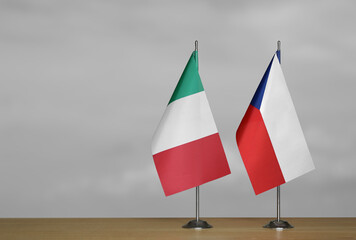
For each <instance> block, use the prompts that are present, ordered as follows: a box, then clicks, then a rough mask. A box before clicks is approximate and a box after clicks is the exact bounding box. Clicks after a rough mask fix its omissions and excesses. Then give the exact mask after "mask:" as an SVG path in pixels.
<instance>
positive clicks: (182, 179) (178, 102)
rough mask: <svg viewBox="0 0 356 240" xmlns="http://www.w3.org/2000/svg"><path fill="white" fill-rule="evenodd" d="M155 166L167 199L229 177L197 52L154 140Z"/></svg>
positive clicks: (182, 77) (170, 102) (177, 88)
mask: <svg viewBox="0 0 356 240" xmlns="http://www.w3.org/2000/svg"><path fill="white" fill-rule="evenodd" d="M152 154H153V159H154V163H155V166H156V169H157V173H158V176H159V178H160V181H161V184H162V187H163V190H164V193H165V195H166V196H169V195H172V194H175V193H178V192H181V191H184V190H187V189H189V188H193V187H196V186H199V185H202V184H204V183H206V182H209V181H212V180H215V179H217V178H221V177H223V176H225V175H228V174H230V168H229V165H228V162H227V159H226V156H225V152H224V149H223V146H222V143H221V140H220V136H219V133H218V130H217V127H216V125H215V121H214V118H213V115H212V112H211V110H210V106H209V103H208V100H207V97H206V95H205V91H204V87H203V85H202V82H201V80H200V76H199V73H198V53H197V51H194V52H193V53H192V55H191V57H190V59H189V61H188V63H187V65H186V67H185V69H184V71H183V74H182V76H181V78H180V79H179V82H178V84H177V86H176V88H175V90H174V92H173V95H172V97H171V99H170V100H169V103H168V106H167V108H166V111H165V112H164V114H163V117H162V119H161V121H160V123H159V125H158V128H157V129H156V132H155V134H154V136H153V140H152Z"/></svg>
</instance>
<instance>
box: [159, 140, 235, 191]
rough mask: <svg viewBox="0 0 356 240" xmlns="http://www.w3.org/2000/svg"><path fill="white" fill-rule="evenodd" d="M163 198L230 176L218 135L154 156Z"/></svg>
mask: <svg viewBox="0 0 356 240" xmlns="http://www.w3.org/2000/svg"><path fill="white" fill-rule="evenodd" d="M153 159H154V162H155V165H156V169H157V172H158V176H159V178H160V180H161V184H162V187H163V190H164V193H165V194H166V196H169V195H172V194H175V193H178V192H181V191H184V190H187V189H189V188H193V187H196V186H199V185H202V184H204V183H206V182H209V181H212V180H215V179H217V178H220V177H223V176H225V175H228V174H230V168H229V165H228V163H227V159H226V156H225V152H224V149H223V146H222V144H221V140H220V137H219V134H218V133H215V134H212V135H210V136H207V137H204V138H201V139H198V140H195V141H192V142H189V143H186V144H183V145H180V146H178V147H175V148H171V149H168V150H166V151H163V152H160V153H157V154H155V155H153Z"/></svg>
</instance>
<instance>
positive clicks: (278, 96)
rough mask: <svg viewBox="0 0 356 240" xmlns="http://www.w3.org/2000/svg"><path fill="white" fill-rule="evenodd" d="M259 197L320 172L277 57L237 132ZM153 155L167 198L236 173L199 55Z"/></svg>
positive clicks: (170, 108)
mask: <svg viewBox="0 0 356 240" xmlns="http://www.w3.org/2000/svg"><path fill="white" fill-rule="evenodd" d="M236 142H237V146H238V149H239V151H240V155H241V158H242V160H243V162H244V165H245V167H246V170H247V173H248V176H249V178H250V181H251V183H252V186H253V189H254V191H255V194H256V195H257V194H260V193H262V192H265V191H267V190H269V189H271V188H274V187H276V186H279V185H281V184H283V183H286V182H288V181H290V180H292V179H294V178H297V177H299V176H301V175H303V174H305V173H307V172H309V171H311V170H313V169H314V164H313V161H312V158H311V155H310V152H309V149H308V146H307V143H306V141H305V138H304V135H303V131H302V128H301V126H300V123H299V120H298V117H297V114H296V111H295V108H294V105H293V102H292V99H291V96H290V93H289V91H288V88H287V85H286V82H285V79H284V75H283V72H282V68H281V64H280V51H279V50H277V52H276V53H275V54H274V55H273V57H272V60H271V62H270V63H269V65H268V67H267V70H266V72H265V73H264V75H263V77H262V80H261V82H260V84H259V85H258V87H257V90H256V92H255V94H254V96H253V98H252V100H251V102H250V105H249V106H248V108H247V111H246V113H245V115H244V117H243V119H242V121H241V123H240V125H239V127H238V129H237V131H236ZM152 154H153V159H154V163H155V166H156V169H157V173H158V176H159V178H160V181H161V184H162V187H163V191H164V193H165V195H166V196H169V195H172V194H175V193H178V192H181V191H184V190H187V189H190V188H193V187H196V186H200V185H202V184H204V183H207V182H209V181H212V180H215V179H218V178H221V177H223V176H226V175H228V174H230V173H231V171H230V168H229V164H228V161H227V159H226V155H225V152H224V149H223V146H222V143H221V140H220V136H219V133H218V130H217V127H216V125H215V121H214V118H213V115H212V112H211V110H210V106H209V103H208V100H207V97H206V94H205V91H204V87H203V85H202V82H201V79H200V76H199V71H198V52H197V51H194V52H193V53H192V55H191V57H190V59H189V61H188V63H187V65H186V67H185V69H184V71H183V73H182V76H181V77H180V79H179V82H178V84H177V86H176V88H175V90H174V92H173V95H172V97H171V99H170V100H169V103H168V105H167V108H166V110H165V112H164V114H163V117H162V119H161V121H160V123H159V125H158V127H157V129H156V132H155V133H154V136H153V140H152Z"/></svg>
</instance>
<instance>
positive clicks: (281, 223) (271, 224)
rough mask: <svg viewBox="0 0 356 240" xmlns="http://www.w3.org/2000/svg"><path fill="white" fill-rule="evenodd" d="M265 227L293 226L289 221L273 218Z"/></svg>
mask: <svg viewBox="0 0 356 240" xmlns="http://www.w3.org/2000/svg"><path fill="white" fill-rule="evenodd" d="M263 227H264V228H293V226H292V225H290V224H289V223H288V222H287V221H283V220H279V221H278V220H277V219H276V220H273V221H270V222H269V223H268V224H266V225H264V226H263Z"/></svg>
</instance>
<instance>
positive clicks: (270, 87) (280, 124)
mask: <svg viewBox="0 0 356 240" xmlns="http://www.w3.org/2000/svg"><path fill="white" fill-rule="evenodd" d="M279 56H280V52H279V51H277V52H276V54H275V55H274V56H273V58H272V60H271V62H270V64H269V66H268V68H267V70H266V72H265V74H264V76H263V78H262V80H261V82H260V84H259V86H258V88H257V90H256V92H255V95H254V96H253V98H252V101H251V103H250V105H249V107H248V109H247V111H246V113H245V116H244V117H243V119H242V121H241V123H240V125H239V127H238V129H237V132H236V141H237V145H238V148H239V151H240V154H241V157H242V160H243V162H244V164H245V167H246V170H247V173H248V175H249V177H250V180H251V183H252V186H253V189H254V191H255V194H256V195H257V194H260V193H262V192H265V191H267V190H269V189H271V188H274V187H277V186H279V185H281V184H283V183H286V182H288V181H290V180H292V179H294V178H297V177H299V176H301V175H303V174H305V173H307V172H309V171H311V170H313V169H314V163H313V160H312V158H311V155H310V152H309V150H308V146H307V143H306V141H305V138H304V135H303V131H302V128H301V126H300V123H299V120H298V117H297V113H296V111H295V108H294V105H293V102H292V98H291V96H290V94H289V91H288V88H287V85H286V82H285V79H284V75H283V72H282V68H281V64H280V60H279Z"/></svg>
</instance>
